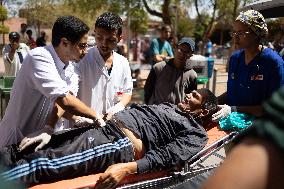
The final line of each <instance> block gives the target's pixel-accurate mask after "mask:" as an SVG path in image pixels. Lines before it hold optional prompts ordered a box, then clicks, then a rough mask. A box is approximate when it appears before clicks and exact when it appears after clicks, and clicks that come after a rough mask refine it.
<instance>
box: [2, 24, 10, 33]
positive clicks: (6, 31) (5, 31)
mask: <svg viewBox="0 0 284 189" xmlns="http://www.w3.org/2000/svg"><path fill="white" fill-rule="evenodd" d="M7 33H9V28H8V27H7V26H4V25H0V34H7Z"/></svg>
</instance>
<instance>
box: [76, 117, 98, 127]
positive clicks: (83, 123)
mask: <svg viewBox="0 0 284 189" xmlns="http://www.w3.org/2000/svg"><path fill="white" fill-rule="evenodd" d="M90 124H94V120H92V119H89V118H86V117H81V116H78V117H77V118H76V120H75V127H83V126H86V125H90Z"/></svg>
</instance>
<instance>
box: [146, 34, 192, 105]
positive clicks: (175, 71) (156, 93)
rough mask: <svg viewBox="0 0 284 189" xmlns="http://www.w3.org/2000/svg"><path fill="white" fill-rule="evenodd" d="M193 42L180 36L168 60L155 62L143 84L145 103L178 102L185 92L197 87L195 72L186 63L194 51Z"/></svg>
mask: <svg viewBox="0 0 284 189" xmlns="http://www.w3.org/2000/svg"><path fill="white" fill-rule="evenodd" d="M194 48H195V42H194V41H193V40H192V39H190V38H186V37H184V38H182V39H181V40H180V41H179V42H178V45H177V47H176V48H175V50H174V57H175V58H172V59H170V60H169V61H167V62H166V61H162V62H159V63H157V64H155V65H154V66H153V68H152V70H151V71H150V74H149V76H148V78H147V80H146V83H145V86H144V92H145V93H144V100H145V103H146V104H160V103H162V102H170V103H173V104H178V103H180V102H181V101H182V100H183V99H184V97H185V94H187V93H190V92H191V91H193V90H195V89H197V74H196V72H195V71H194V70H193V69H191V68H190V65H188V64H186V62H187V59H188V58H190V57H191V56H192V53H193V52H194Z"/></svg>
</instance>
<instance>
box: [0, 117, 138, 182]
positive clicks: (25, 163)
mask: <svg viewBox="0 0 284 189" xmlns="http://www.w3.org/2000/svg"><path fill="white" fill-rule="evenodd" d="M35 146H36V145H34V146H31V147H30V148H29V149H27V150H24V151H22V152H19V151H18V149H17V145H11V146H7V147H4V148H3V149H1V150H0V159H1V161H0V162H1V164H2V165H3V166H4V167H6V170H5V172H3V173H2V174H1V176H2V177H3V178H4V179H6V180H17V181H20V182H24V183H25V184H26V185H28V186H30V185H34V184H37V183H46V182H50V181H56V180H61V179H67V178H74V177H77V176H82V175H87V174H90V173H100V172H104V171H105V170H106V168H107V167H108V166H109V165H112V164H115V163H123V162H131V161H134V153H133V148H132V143H131V141H130V140H129V139H128V138H127V137H125V135H124V134H123V133H122V132H121V130H120V129H119V128H117V127H116V125H115V124H114V123H111V122H108V123H107V125H106V126H105V127H103V128H95V127H94V126H89V127H84V128H78V129H72V130H70V131H65V132H62V133H58V134H53V135H52V137H51V141H50V143H49V144H48V145H47V146H46V147H45V148H44V149H43V150H39V151H38V152H33V151H34V148H35Z"/></svg>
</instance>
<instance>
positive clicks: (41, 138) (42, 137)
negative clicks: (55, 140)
mask: <svg viewBox="0 0 284 189" xmlns="http://www.w3.org/2000/svg"><path fill="white" fill-rule="evenodd" d="M39 133H40V134H39ZM52 133H53V128H52V127H51V126H49V125H45V126H44V128H43V129H41V130H40V131H37V132H34V133H32V134H31V135H29V136H35V137H25V138H24V139H23V140H22V141H21V143H20V145H19V149H20V151H22V150H24V149H25V148H27V147H28V146H30V145H32V144H34V143H37V142H40V144H39V145H38V146H37V147H36V148H35V152H36V151H38V150H40V149H42V148H43V147H44V146H45V145H46V144H47V143H48V142H49V141H50V139H51V134H52ZM37 134H38V136H36V135H37Z"/></svg>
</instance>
